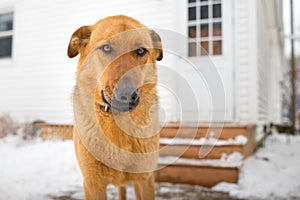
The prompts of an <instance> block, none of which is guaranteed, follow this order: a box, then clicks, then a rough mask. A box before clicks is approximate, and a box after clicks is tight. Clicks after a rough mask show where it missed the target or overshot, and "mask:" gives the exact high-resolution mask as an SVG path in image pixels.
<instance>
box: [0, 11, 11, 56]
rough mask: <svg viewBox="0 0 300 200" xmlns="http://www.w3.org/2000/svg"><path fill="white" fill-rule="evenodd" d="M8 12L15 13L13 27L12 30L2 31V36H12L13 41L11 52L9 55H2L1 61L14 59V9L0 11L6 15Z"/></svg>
mask: <svg viewBox="0 0 300 200" xmlns="http://www.w3.org/2000/svg"><path fill="white" fill-rule="evenodd" d="M6 14H12V15H13V19H12V20H13V27H12V30H6V31H0V38H5V37H9V36H11V37H12V43H11V54H10V56H7V57H0V61H2V60H12V57H13V41H14V12H13V11H6V12H0V15H6Z"/></svg>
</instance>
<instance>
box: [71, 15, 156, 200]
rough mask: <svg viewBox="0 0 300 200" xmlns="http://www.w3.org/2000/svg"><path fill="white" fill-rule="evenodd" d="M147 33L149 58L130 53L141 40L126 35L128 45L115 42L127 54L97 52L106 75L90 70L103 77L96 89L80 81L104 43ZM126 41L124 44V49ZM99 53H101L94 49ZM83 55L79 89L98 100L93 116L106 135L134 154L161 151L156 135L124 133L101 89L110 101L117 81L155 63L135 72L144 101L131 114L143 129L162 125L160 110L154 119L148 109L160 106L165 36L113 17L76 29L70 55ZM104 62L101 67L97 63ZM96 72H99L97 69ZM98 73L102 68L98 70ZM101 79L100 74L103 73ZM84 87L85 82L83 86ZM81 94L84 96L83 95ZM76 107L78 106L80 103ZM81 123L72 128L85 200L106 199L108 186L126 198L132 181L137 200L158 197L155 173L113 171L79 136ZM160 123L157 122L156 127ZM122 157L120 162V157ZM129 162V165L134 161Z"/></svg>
mask: <svg viewBox="0 0 300 200" xmlns="http://www.w3.org/2000/svg"><path fill="white" fill-rule="evenodd" d="M135 29H144V30H147V32H148V33H149V34H147V35H146V36H145V35H144V36H143V42H144V44H143V45H146V46H148V47H150V46H151V47H152V48H149V49H148V53H147V55H146V56H144V57H142V58H137V57H136V56H135V55H134V54H133V53H132V52H131V51H128V52H126V50H124V48H127V47H126V46H130V45H133V44H135V42H136V41H137V40H139V39H140V37H141V35H140V34H138V33H137V34H135V33H134V32H132V33H131V32H130V33H129V34H130V36H128V37H127V36H126V37H127V40H126V44H125V46H124V41H121V40H120V38H118V37H116V38H114V39H113V40H114V41H113V42H115V43H114V44H115V48H117V50H119V49H120V51H121V49H123V50H124V51H125V52H126V53H124V54H122V55H121V56H119V57H116V58H114V59H113V60H112V59H109V58H107V57H106V56H105V55H102V54H101V52H100V53H99V52H97V53H98V55H102V56H100V61H99V62H100V65H101V66H97V67H100V68H101V77H100V79H98V77H93V76H96V75H97V73H94V75H93V73H92V72H93V70H95V69H91V72H90V74H89V75H90V76H91V77H92V78H94V79H98V80H99V81H98V82H97V85H96V86H95V90H94V89H93V87H89V86H85V84H84V82H87V81H88V80H79V78H78V77H79V76H80V73H81V70H82V68H83V67H84V66H85V63H86V62H90V63H93V62H94V61H93V60H89V59H90V57H89V55H90V54H91V53H92V52H95V51H99V50H97V48H98V47H99V46H100V45H102V44H103V42H105V41H106V40H108V39H109V38H112V37H114V36H116V35H117V34H119V33H122V32H126V31H128V30H135ZM122 43H123V46H122ZM95 49H96V50H95ZM78 54H80V58H79V61H78V67H77V74H76V77H77V87H78V88H79V89H80V91H85V92H86V93H87V94H89V95H90V96H91V97H93V98H94V101H95V105H98V106H96V107H95V108H96V109H95V110H94V111H90V112H91V114H96V116H97V120H98V122H99V124H101V126H102V129H103V131H104V134H105V135H106V137H107V138H108V139H109V140H110V141H111V142H112V143H113V144H115V145H116V146H118V147H120V148H122V149H124V150H127V151H130V152H133V153H149V152H155V151H158V148H159V135H158V134H155V135H153V136H151V137H148V138H139V137H134V136H131V135H128V134H127V133H124V131H123V129H120V127H119V126H118V125H117V124H116V123H115V121H114V118H113V114H112V111H109V112H105V111H104V110H103V107H105V106H106V104H105V102H104V101H103V98H102V97H101V91H103V92H104V95H105V97H106V98H107V99H110V98H112V96H113V94H114V90H115V87H116V82H117V81H118V80H119V79H120V77H121V76H122V75H123V74H124V73H126V72H127V71H129V70H131V69H133V68H134V67H136V66H141V65H146V64H150V66H147V67H141V68H140V69H138V70H136V71H135V73H134V74H133V75H132V76H133V82H134V83H133V84H137V85H141V86H142V87H141V90H142V93H141V96H140V98H141V102H140V104H139V105H138V106H137V107H136V108H135V109H134V110H132V111H130V112H129V114H130V117H131V119H132V120H133V121H134V122H135V123H136V124H138V125H140V126H144V125H147V124H149V123H153V122H154V123H157V121H158V117H157V109H155V111H154V112H155V113H154V115H151V116H155V119H152V118H150V115H149V111H150V109H152V108H153V106H154V105H157V95H156V81H157V74H156V73H157V72H156V66H155V62H156V60H161V59H162V50H161V41H160V37H159V36H158V35H157V34H156V33H155V32H154V31H152V30H148V29H146V27H145V26H144V25H142V24H141V23H140V22H138V21H136V20H135V19H132V18H130V17H126V16H113V17H108V18H105V19H103V20H100V21H99V22H97V23H96V24H94V25H92V26H83V27H81V28H79V29H77V30H76V31H75V32H74V33H73V35H72V37H71V40H70V43H69V47H68V56H69V57H70V58H72V57H75V56H76V55H78ZM98 64H99V63H98ZM91 68H96V66H92V67H91ZM97 69H98V68H97ZM98 75H99V74H98ZM145 81H149V82H150V84H146V85H143V84H144V83H145ZM81 83H82V84H81ZM79 95H80V94H79ZM75 106H76V105H75ZM78 123H81V122H80V121H79V122H78V121H76V122H75V126H74V129H73V137H74V144H75V152H76V156H77V160H78V163H79V166H80V168H81V171H82V175H83V178H84V197H85V199H86V200H96V199H106V186H107V185H108V184H114V185H116V186H118V190H119V199H126V191H125V188H124V187H125V185H126V184H127V183H132V184H133V186H134V189H135V194H136V199H154V174H153V172H144V173H129V172H122V171H118V170H116V169H113V168H111V167H109V166H106V165H104V164H103V163H101V162H99V161H98V160H97V159H96V158H95V157H94V156H93V155H92V154H91V153H90V152H89V151H88V150H87V147H86V146H85V145H84V144H83V142H82V140H81V138H80V134H79V132H78V129H77V128H76V126H77V125H78ZM157 124H158V123H157ZM127 128H129V130H131V129H132V131H135V130H134V127H133V128H131V127H127ZM109 153H110V152H103V154H109ZM120 159H121V158H120ZM129 162H130V161H129Z"/></svg>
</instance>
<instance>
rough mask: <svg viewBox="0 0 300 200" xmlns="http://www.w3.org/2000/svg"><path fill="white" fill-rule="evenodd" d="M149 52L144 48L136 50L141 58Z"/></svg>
mask: <svg viewBox="0 0 300 200" xmlns="http://www.w3.org/2000/svg"><path fill="white" fill-rule="evenodd" d="M147 52H148V51H147V49H146V48H144V47H140V48H138V49H137V50H135V54H136V55H137V56H139V57H143V56H144V55H145V54H146V53H147Z"/></svg>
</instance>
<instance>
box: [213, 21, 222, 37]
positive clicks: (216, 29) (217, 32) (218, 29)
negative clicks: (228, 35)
mask: <svg viewBox="0 0 300 200" xmlns="http://www.w3.org/2000/svg"><path fill="white" fill-rule="evenodd" d="M213 36H222V24H221V22H218V23H214V24H213Z"/></svg>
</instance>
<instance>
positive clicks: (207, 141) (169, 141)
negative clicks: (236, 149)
mask: <svg viewBox="0 0 300 200" xmlns="http://www.w3.org/2000/svg"><path fill="white" fill-rule="evenodd" d="M247 141H248V139H247V137H245V136H243V135H238V136H236V137H235V138H234V139H231V138H230V139H228V140H219V139H217V138H213V137H211V138H199V139H190V138H160V143H161V144H166V145H195V146H198V145H214V146H224V145H244V144H246V143H247Z"/></svg>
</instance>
